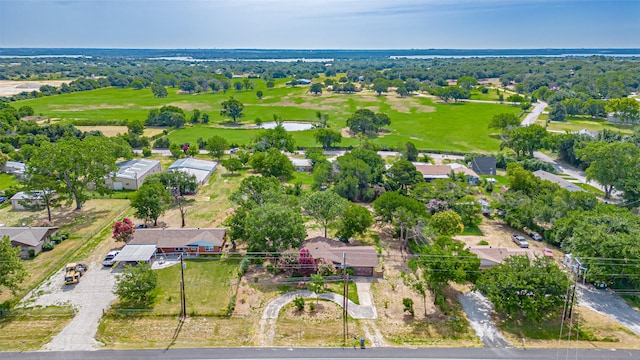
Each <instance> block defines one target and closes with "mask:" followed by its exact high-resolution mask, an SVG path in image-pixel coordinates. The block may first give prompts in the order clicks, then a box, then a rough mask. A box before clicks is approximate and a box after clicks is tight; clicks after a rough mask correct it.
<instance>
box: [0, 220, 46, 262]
mask: <svg viewBox="0 0 640 360" xmlns="http://www.w3.org/2000/svg"><path fill="white" fill-rule="evenodd" d="M57 232H58V228H57V227H31V226H29V227H0V238H2V237H4V236H8V237H9V239H10V240H11V246H13V247H19V248H20V250H21V251H20V257H22V258H25V259H28V258H30V257H31V254H29V251H30V250H33V256H35V255H38V254H39V253H40V252H41V251H42V245H44V244H45V243H46V242H49V240H50V239H51V236H53V235H55V234H56V233H57Z"/></svg>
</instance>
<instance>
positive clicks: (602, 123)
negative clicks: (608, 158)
mask: <svg viewBox="0 0 640 360" xmlns="http://www.w3.org/2000/svg"><path fill="white" fill-rule="evenodd" d="M633 127H634V125H628V124H616V123H611V122H608V121H606V120H602V119H591V118H589V117H567V121H551V122H549V126H548V127H547V130H554V131H569V132H573V131H580V130H582V129H587V130H589V131H602V130H604V129H607V130H611V131H614V132H620V133H623V134H631V133H632V132H633Z"/></svg>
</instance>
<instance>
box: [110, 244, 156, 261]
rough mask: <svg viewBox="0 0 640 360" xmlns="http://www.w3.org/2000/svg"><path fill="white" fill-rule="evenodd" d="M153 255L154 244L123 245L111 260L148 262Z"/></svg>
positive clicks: (154, 251)
mask: <svg viewBox="0 0 640 360" xmlns="http://www.w3.org/2000/svg"><path fill="white" fill-rule="evenodd" d="M155 256H156V246H155V245H125V247H123V248H122V250H120V253H119V254H118V255H116V257H115V258H114V259H113V260H114V261H115V262H120V263H127V262H128V263H131V262H135V263H139V262H146V263H147V264H150V263H151V261H152V259H153V258H155Z"/></svg>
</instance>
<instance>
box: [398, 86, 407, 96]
mask: <svg viewBox="0 0 640 360" xmlns="http://www.w3.org/2000/svg"><path fill="white" fill-rule="evenodd" d="M396 93H397V94H398V95H400V97H405V96H407V95H409V90H407V87H406V86H399V87H398V88H397V89H396Z"/></svg>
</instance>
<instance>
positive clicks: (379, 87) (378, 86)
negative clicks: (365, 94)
mask: <svg viewBox="0 0 640 360" xmlns="http://www.w3.org/2000/svg"><path fill="white" fill-rule="evenodd" d="M380 80H381V81H378V82H376V83H374V84H373V91H375V92H376V94H378V96H380V95H382V93H383V92H387V91H388V90H389V85H388V84H387V81H386V80H384V79H380Z"/></svg>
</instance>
